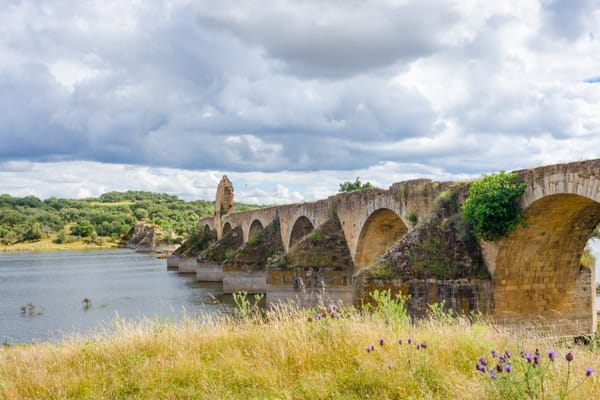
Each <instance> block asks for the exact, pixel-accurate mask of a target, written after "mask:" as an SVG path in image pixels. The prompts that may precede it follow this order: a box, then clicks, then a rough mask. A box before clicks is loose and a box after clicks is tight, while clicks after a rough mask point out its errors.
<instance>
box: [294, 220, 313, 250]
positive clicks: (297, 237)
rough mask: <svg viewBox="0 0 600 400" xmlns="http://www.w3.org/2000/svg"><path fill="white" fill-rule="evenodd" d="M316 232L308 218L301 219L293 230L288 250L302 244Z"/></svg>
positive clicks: (295, 223)
mask: <svg viewBox="0 0 600 400" xmlns="http://www.w3.org/2000/svg"><path fill="white" fill-rule="evenodd" d="M314 230H315V227H314V226H313V224H312V222H310V220H309V219H308V218H306V217H305V216H301V217H299V218H298V219H297V220H296V222H294V227H293V228H292V233H291V234H290V243H289V247H288V249H291V248H293V247H294V246H295V245H297V244H298V243H300V241H302V239H303V238H304V237H305V236H307V235H308V234H310V233H311V232H312V231H314Z"/></svg>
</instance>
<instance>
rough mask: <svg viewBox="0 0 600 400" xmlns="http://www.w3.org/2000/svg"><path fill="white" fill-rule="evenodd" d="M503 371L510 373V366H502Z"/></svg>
mask: <svg viewBox="0 0 600 400" xmlns="http://www.w3.org/2000/svg"><path fill="white" fill-rule="evenodd" d="M504 371H506V372H509V373H510V371H512V367H511V366H510V364H504Z"/></svg>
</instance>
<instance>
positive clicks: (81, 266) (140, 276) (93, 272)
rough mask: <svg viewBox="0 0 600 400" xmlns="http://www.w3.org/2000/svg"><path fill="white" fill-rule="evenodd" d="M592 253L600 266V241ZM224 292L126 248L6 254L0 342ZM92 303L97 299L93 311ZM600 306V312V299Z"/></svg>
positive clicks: (206, 302)
mask: <svg viewBox="0 0 600 400" xmlns="http://www.w3.org/2000/svg"><path fill="white" fill-rule="evenodd" d="M590 247H591V249H592V253H593V254H594V255H595V257H596V259H597V260H600V240H597V239H594V240H592V241H590ZM599 264H600V262H598V263H596V279H597V280H598V281H600V270H599V268H600V265H599ZM222 289H223V286H222V284H221V283H200V282H195V279H194V276H185V275H179V274H177V273H174V272H168V271H167V268H166V262H165V260H161V259H156V258H154V257H152V256H150V255H148V254H140V253H135V252H133V251H131V250H125V249H121V250H103V251H85V252H81V251H79V252H77V251H60V252H47V253H0V343H24V342H30V341H46V340H54V339H56V340H60V338H61V337H63V336H64V335H70V334H74V333H75V334H76V333H85V332H87V331H89V330H92V329H97V328H102V327H105V328H109V329H110V326H111V323H112V321H114V320H115V318H116V317H120V318H124V319H126V320H138V319H142V318H150V319H157V318H158V319H161V320H169V321H178V320H181V319H182V318H183V317H184V315H188V316H192V317H194V316H199V315H201V314H205V313H215V312H221V311H224V310H230V309H231V297H230V296H223V295H222ZM84 298H88V299H90V300H91V305H90V306H89V307H86V306H85V303H83V299H84ZM28 304H31V305H33V307H28ZM597 304H598V308H599V309H600V298H597ZM23 307H24V308H25V310H24V311H22V308H23Z"/></svg>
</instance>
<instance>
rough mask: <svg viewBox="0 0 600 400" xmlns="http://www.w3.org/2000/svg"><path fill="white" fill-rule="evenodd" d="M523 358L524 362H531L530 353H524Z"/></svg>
mask: <svg viewBox="0 0 600 400" xmlns="http://www.w3.org/2000/svg"><path fill="white" fill-rule="evenodd" d="M523 358H524V359H525V360H527V362H528V363H530V362H531V353H525V355H524V356H523Z"/></svg>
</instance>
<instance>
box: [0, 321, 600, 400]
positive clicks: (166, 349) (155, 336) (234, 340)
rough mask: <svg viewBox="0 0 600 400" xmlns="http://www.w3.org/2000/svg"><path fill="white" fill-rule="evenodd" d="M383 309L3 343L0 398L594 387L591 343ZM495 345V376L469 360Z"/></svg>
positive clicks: (527, 392)
mask: <svg viewBox="0 0 600 400" xmlns="http://www.w3.org/2000/svg"><path fill="white" fill-rule="evenodd" d="M382 316H383V314H379V315H377V314H376V315H371V316H364V315H357V314H352V315H346V316H345V317H343V318H335V319H332V318H331V317H325V316H322V317H321V318H320V319H318V318H319V317H317V316H316V315H315V314H313V315H311V316H310V318H309V316H308V315H307V312H301V311H294V310H284V311H283V312H278V313H271V314H270V315H269V316H268V318H267V321H261V322H257V320H255V319H252V318H250V319H246V320H243V321H239V320H238V321H235V320H233V319H231V318H225V317H224V318H220V319H212V320H207V321H203V322H202V323H201V322H198V321H186V322H185V323H183V324H181V325H179V326H174V325H170V324H162V323H150V322H149V323H146V324H135V325H128V324H123V323H116V325H117V328H116V332H114V333H106V334H97V335H91V336H88V337H86V338H79V339H73V340H69V341H65V342H62V343H58V344H45V343H44V344H31V345H22V346H10V347H4V348H2V349H0V398H2V399H24V398H36V399H41V398H44V399H61V398H78V399H92V398H93V399H131V398H133V399H159V398H160V399H179V398H181V399H188V398H190V399H234V398H235V399H367V398H373V399H474V398H489V399H501V398H510V399H518V398H540V399H541V398H547V399H554V398H562V397H561V396H562V395H565V398H569V399H591V398H597V396H598V390H599V389H600V382H598V380H597V378H596V375H595V372H594V373H591V375H590V376H589V377H586V368H593V369H594V370H595V371H600V360H599V359H598V357H597V354H596V353H595V352H594V351H592V350H591V347H589V346H588V347H583V346H574V347H573V348H570V345H569V344H568V343H562V344H561V343H554V342H552V341H550V340H548V339H544V338H531V337H529V338H525V337H519V336H514V335H510V334H508V333H506V332H503V331H500V330H498V329H497V328H494V327H493V326H491V325H489V324H487V323H482V322H478V323H474V324H472V323H469V322H468V321H466V320H462V319H459V320H449V319H447V318H444V317H442V318H438V319H435V320H431V321H427V322H423V323H419V324H417V325H411V324H409V323H407V322H406V321H404V320H396V321H395V322H394V323H389V321H390V320H389V318H387V317H386V318H383V317H382ZM388 317H389V315H388ZM386 320H387V321H388V322H386ZM409 338H410V343H409ZM399 339H402V344H399ZM380 340H383V341H382V343H383V344H380ZM423 343H425V345H423ZM371 345H372V348H373V350H371ZM571 347H572V346H571ZM536 348H538V349H539V350H540V356H539V361H538V364H537V365H535V361H531V362H529V363H528V362H527V361H526V359H525V358H523V356H521V355H519V352H520V351H521V350H525V351H526V352H531V353H532V354H533V353H534V352H535V349H536ZM367 349H369V351H367ZM492 349H494V350H496V351H498V352H499V354H503V352H504V351H505V350H508V351H509V352H510V353H511V354H512V357H511V358H510V359H509V360H507V361H508V362H509V363H510V365H511V367H510V368H511V371H510V372H502V373H500V372H497V373H495V374H496V377H495V379H492V378H490V376H489V375H490V372H488V371H486V372H485V373H484V372H480V371H478V370H476V364H477V363H478V362H477V358H478V357H480V356H485V357H486V359H487V360H488V361H487V364H488V367H489V368H491V369H493V370H494V371H495V367H496V364H497V363H498V357H496V358H494V357H493V355H492V354H491V353H490V351H491V350H492ZM550 349H552V350H554V351H555V360H554V361H551V360H550V358H549V356H548V353H547V351H548V350H550ZM568 352H572V354H573V360H572V361H571V362H568V361H566V359H565V356H566V354H567V353H568ZM525 356H526V355H525ZM530 359H532V358H531V357H530ZM508 362H507V363H506V364H508ZM502 365H505V364H502ZM534 367H535V368H534ZM502 368H506V367H502ZM567 380H568V382H567ZM580 383H581V384H580ZM578 385H579V386H578ZM567 388H568V390H571V391H570V392H568V393H567V392H566V390H567Z"/></svg>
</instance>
